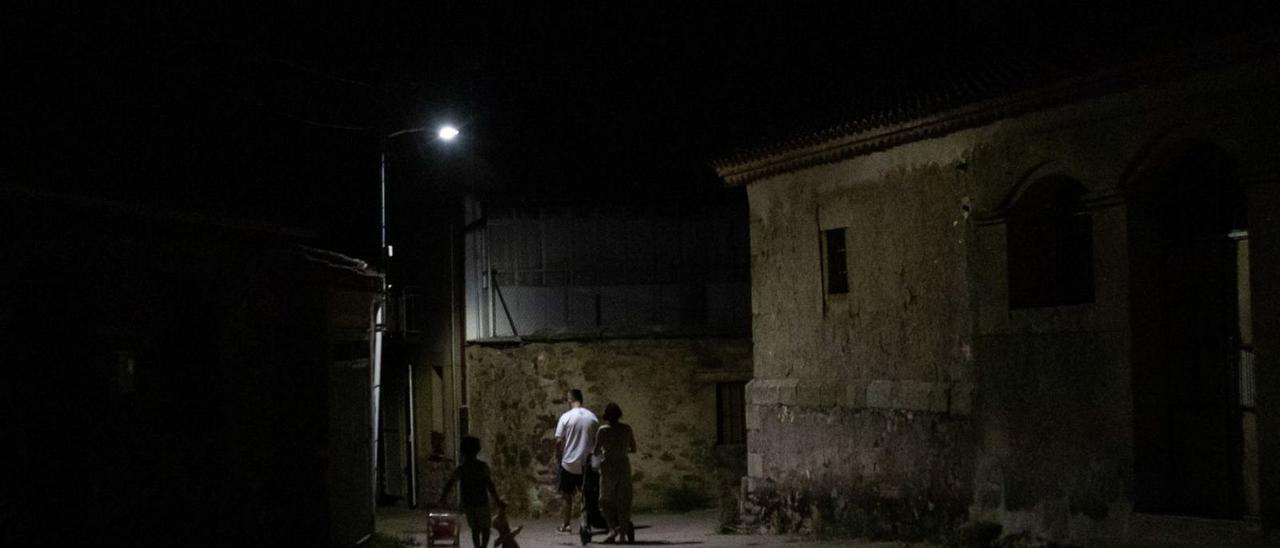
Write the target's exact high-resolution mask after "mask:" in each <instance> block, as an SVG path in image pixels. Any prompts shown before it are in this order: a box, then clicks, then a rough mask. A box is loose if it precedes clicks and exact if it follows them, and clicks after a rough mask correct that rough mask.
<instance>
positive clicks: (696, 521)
mask: <svg viewBox="0 0 1280 548" xmlns="http://www.w3.org/2000/svg"><path fill="white" fill-rule="evenodd" d="M426 515H427V514H426V512H425V511H411V510H395V509H392V510H382V511H379V513H378V532H380V533H383V534H386V535H391V536H394V537H397V538H399V539H401V540H403V541H405V542H406V544H409V545H410V546H426V545H427V526H426V523H427V520H426ZM717 516H718V511H716V510H704V511H699V512H690V513H687V514H645V515H639V516H636V518H635V523H636V544H637V545H640V546H697V547H698V548H722V547H723V548H728V547H741V546H786V547H788V548H829V547H834V546H857V547H860V548H930V547H932V545H928V544H910V543H900V542H855V541H847V540H846V541H821V542H819V541H812V540H805V539H802V538H793V537H784V536H776V535H721V534H717V533H716V532H715V529H716V518H717ZM511 524H512V525H513V526H520V525H523V526H524V530H523V531H521V532H520V534H519V535H518V536H517V537H516V540H517V541H519V542H520V546H521V547H523V548H542V547H551V546H557V547H559V546H580V545H581V542H580V540H579V538H578V536H577V535H576V534H573V535H569V534H561V533H556V532H555V528H556V525H558V524H557V523H556V520H554V519H539V520H523V519H513V520H511ZM462 538H463V542H462V544H461V546H462V548H471V533H470V532H468V531H467V530H466V526H465V525H464V526H463V532H462ZM603 538H604V534H603V533H600V534H597V535H596V536H595V540H596V541H597V542H598V541H599V540H601V539H603ZM592 545H593V546H597V545H598V544H597V543H592Z"/></svg>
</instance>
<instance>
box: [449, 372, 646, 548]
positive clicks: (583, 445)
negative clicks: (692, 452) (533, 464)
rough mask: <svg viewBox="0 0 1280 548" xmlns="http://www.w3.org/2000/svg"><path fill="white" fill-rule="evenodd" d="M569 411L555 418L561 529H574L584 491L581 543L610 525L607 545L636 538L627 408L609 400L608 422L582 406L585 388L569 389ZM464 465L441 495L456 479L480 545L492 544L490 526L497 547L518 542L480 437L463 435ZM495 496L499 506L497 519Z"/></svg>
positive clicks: (474, 538) (631, 439)
mask: <svg viewBox="0 0 1280 548" xmlns="http://www.w3.org/2000/svg"><path fill="white" fill-rule="evenodd" d="M567 396H568V400H569V410H568V411H566V412H565V413H564V414H562V415H560V420H559V422H557V423H556V461H557V463H558V466H557V470H556V491H557V492H558V493H560V496H561V499H562V501H563V503H564V504H563V509H562V514H561V517H562V518H563V519H562V520H561V525H560V527H559V529H557V530H558V531H559V532H561V533H572V532H573V530H574V529H573V525H572V523H573V517H574V515H575V514H576V513H577V512H574V508H575V498H577V495H578V494H579V493H581V495H582V506H581V508H582V511H581V523H580V524H579V526H578V535H579V536H580V538H581V540H582V543H583V544H587V543H589V542H591V529H592V527H593V526H595V527H596V528H599V527H601V526H603V527H605V528H607V529H608V535H607V536H606V537H605V538H604V540H602V541H601V543H602V544H614V543H620V542H621V543H628V544H629V543H632V542H635V526H634V525H633V524H632V523H631V501H632V490H631V457H630V453H635V452H636V438H635V434H634V433H633V432H632V431H631V426H630V425H627V424H625V423H623V422H622V408H621V407H619V406H618V404H616V403H610V404H608V405H606V406H605V408H604V424H603V425H602V424H600V421H599V419H597V418H596V415H595V413H592V412H591V410H589V409H587V408H586V407H584V406H583V405H582V399H583V398H582V391H581V390H578V389H576V388H575V389H572V390H569V392H568V394H567ZM461 449H462V457H463V459H462V464H461V465H460V466H458V468H457V469H456V470H455V471H454V473H453V476H452V477H450V478H449V480H448V482H446V484H445V487H444V491H443V492H441V494H440V505H441V506H444V505H445V503H446V501H447V497H448V494H449V491H450V490H451V489H452V488H453V485H454V484H455V483H456V484H458V485H459V487H458V491H459V494H460V498H461V507H460V508H459V509H460V510H461V512H462V514H463V515H465V516H466V519H467V526H468V527H469V528H470V529H471V541H472V543H473V544H474V546H475V547H476V548H483V547H486V546H488V545H489V530H490V529H491V528H495V529H497V530H498V535H499V536H498V539H497V540H495V542H494V546H495V547H497V548H505V547H506V546H518V544H516V543H515V542H514V537H515V535H516V533H518V532H519V528H517V529H515V530H514V531H512V530H510V529H509V527H508V526H507V524H506V519H505V512H504V510H505V508H506V504H505V503H504V502H502V500H501V499H500V498H499V497H498V491H497V489H496V488H495V486H494V484H493V480H492V478H491V474H490V471H489V465H488V464H485V463H484V462H483V461H481V460H479V458H478V456H479V454H480V440H479V439H477V438H474V437H471V436H468V437H465V438H463V439H462V445H461ZM490 499H492V502H493V505H494V506H495V507H496V508H497V509H498V517H497V519H494V517H493V514H492V510H491V509H490Z"/></svg>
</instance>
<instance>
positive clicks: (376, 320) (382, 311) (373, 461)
mask: <svg viewBox="0 0 1280 548" xmlns="http://www.w3.org/2000/svg"><path fill="white" fill-rule="evenodd" d="M383 276H384V278H383V282H382V283H383V286H384V287H385V286H386V278H385V276H386V274H385V273H384V274H383ZM383 295H384V296H385V295H386V294H385V293H384V294H383ZM374 306H375V307H376V310H375V312H374V314H373V360H372V362H373V364H372V367H370V368H369V391H370V395H369V400H370V405H371V406H372V411H373V416H372V417H371V422H372V427H373V435H372V436H370V438H372V439H373V447H372V448H371V449H372V450H373V451H372V452H371V453H369V455H370V459H369V463H370V467H369V469H370V471H371V472H372V474H373V476H372V479H373V481H372V482H371V485H372V486H373V489H372V492H371V493H370V494H369V496H370V497H372V498H373V507H374V508H377V507H378V443H379V441H380V440H381V436H379V435H378V427H379V424H378V398H379V396H380V395H381V391H382V333H383V332H384V331H385V330H386V324H385V323H384V320H385V318H386V308H387V301H386V300H385V299H384V300H383V301H382V302H379V303H378V304H376V305H374Z"/></svg>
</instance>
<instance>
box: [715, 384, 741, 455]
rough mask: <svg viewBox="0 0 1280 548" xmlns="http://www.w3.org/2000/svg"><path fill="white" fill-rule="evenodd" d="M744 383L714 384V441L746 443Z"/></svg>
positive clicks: (731, 443) (722, 443)
mask: <svg viewBox="0 0 1280 548" xmlns="http://www.w3.org/2000/svg"><path fill="white" fill-rule="evenodd" d="M746 387H747V385H746V383H742V382H722V383H719V384H716V443H718V444H720V445H735V444H743V443H747V406H746Z"/></svg>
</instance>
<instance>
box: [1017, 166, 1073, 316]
mask: <svg viewBox="0 0 1280 548" xmlns="http://www.w3.org/2000/svg"><path fill="white" fill-rule="evenodd" d="M1083 194H1084V187H1083V186H1081V185H1080V183H1078V182H1076V181H1074V180H1072V179H1068V178H1066V177H1050V178H1045V179H1042V180H1040V181H1037V182H1035V183H1033V184H1032V186H1031V187H1030V188H1028V189H1027V190H1026V192H1024V193H1023V195H1022V196H1020V197H1019V198H1018V201H1017V203H1016V204H1015V205H1014V206H1013V208H1012V209H1010V211H1009V218H1008V224H1007V225H1006V226H1007V228H1008V237H1007V242H1008V249H1007V251H1008V269H1009V308H1010V309H1019V308H1040V307H1049V306H1066V305H1073V304H1083V303H1091V302H1093V300H1094V288H1093V222H1092V218H1091V216H1090V215H1089V214H1088V213H1087V212H1086V211H1084V207H1083V205H1082V203H1081V196H1082V195H1083Z"/></svg>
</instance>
